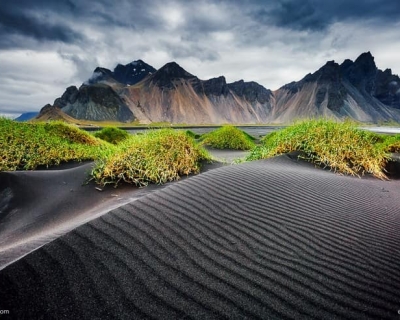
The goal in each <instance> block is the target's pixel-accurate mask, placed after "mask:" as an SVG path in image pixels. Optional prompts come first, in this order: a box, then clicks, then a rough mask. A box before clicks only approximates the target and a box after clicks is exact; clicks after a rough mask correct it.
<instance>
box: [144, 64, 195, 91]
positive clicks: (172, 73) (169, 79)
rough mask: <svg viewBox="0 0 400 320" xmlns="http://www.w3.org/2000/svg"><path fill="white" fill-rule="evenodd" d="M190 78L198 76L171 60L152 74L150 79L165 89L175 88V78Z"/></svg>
mask: <svg viewBox="0 0 400 320" xmlns="http://www.w3.org/2000/svg"><path fill="white" fill-rule="evenodd" d="M177 79H180V80H188V79H196V80H198V78H197V77H196V76H194V75H192V74H191V73H189V72H187V71H186V70H185V69H183V68H182V67H181V66H180V65H179V64H177V63H176V62H169V63H167V64H165V65H164V66H163V67H161V68H160V69H159V70H157V72H155V73H154V74H152V75H151V76H150V77H149V79H148V81H149V82H151V83H153V84H155V85H157V86H158V87H160V88H163V89H172V88H174V80H177Z"/></svg>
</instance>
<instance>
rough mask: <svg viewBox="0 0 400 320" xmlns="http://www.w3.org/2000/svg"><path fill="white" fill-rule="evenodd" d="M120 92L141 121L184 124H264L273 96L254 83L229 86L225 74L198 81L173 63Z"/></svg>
mask: <svg viewBox="0 0 400 320" xmlns="http://www.w3.org/2000/svg"><path fill="white" fill-rule="evenodd" d="M249 91H252V92H253V96H251V95H250V94H249V93H248V92H249ZM120 95H121V96H122V97H123V98H124V99H125V100H126V101H129V102H130V103H128V104H130V105H131V106H132V109H131V110H132V111H133V113H134V114H135V115H136V116H137V118H138V120H140V121H151V122H158V121H167V122H171V123H187V124H199V123H205V124H221V123H263V122H266V121H267V120H268V110H269V109H270V108H271V106H270V98H271V97H272V93H271V92H270V91H269V90H267V89H265V88H264V87H262V86H260V85H258V86H255V85H254V83H247V82H243V81H241V82H240V83H238V84H231V85H230V84H227V83H226V80H225V78H224V77H218V78H213V79H209V80H200V79H199V78H197V77H196V76H194V75H192V74H190V73H189V72H187V71H186V70H184V69H183V68H182V67H180V66H179V65H178V64H177V63H175V62H171V63H168V64H166V65H165V66H163V67H162V68H161V69H159V70H158V71H157V72H155V73H153V74H151V75H149V76H148V77H146V78H145V79H144V80H143V81H141V82H139V83H137V84H135V85H132V86H130V87H126V88H124V89H123V90H122V91H121V92H120ZM261 97H262V99H261ZM265 97H267V98H265Z"/></svg>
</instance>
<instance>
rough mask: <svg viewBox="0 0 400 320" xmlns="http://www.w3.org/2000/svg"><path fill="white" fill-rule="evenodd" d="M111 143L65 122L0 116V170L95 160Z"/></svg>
mask: <svg viewBox="0 0 400 320" xmlns="http://www.w3.org/2000/svg"><path fill="white" fill-rule="evenodd" d="M110 147H112V146H111V145H109V144H107V143H105V142H103V141H101V140H99V139H96V138H95V137H93V136H92V135H90V134H89V133H87V132H85V131H83V130H80V129H78V128H76V127H74V126H71V125H67V124H65V123H63V122H50V123H26V122H23V123H21V122H16V121H13V120H10V119H5V118H0V150H1V155H0V171H13V170H33V169H35V168H37V167H38V166H41V165H44V166H50V165H58V164H60V163H62V162H67V161H83V160H94V159H97V158H99V157H100V156H101V155H102V154H103V153H104V152H108V150H109V149H110Z"/></svg>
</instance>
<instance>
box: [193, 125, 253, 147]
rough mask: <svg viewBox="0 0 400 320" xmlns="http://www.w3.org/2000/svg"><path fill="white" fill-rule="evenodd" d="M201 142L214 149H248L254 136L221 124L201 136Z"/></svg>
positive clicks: (251, 145)
mask: <svg viewBox="0 0 400 320" xmlns="http://www.w3.org/2000/svg"><path fill="white" fill-rule="evenodd" d="M200 140H201V143H202V144H204V145H208V146H210V147H213V148H216V149H235V150H250V149H251V148H253V147H254V146H255V144H254V138H253V137H251V136H250V135H249V134H247V133H245V132H243V131H242V130H239V129H238V128H236V127H234V126H223V127H221V128H218V129H216V130H214V131H211V132H209V133H206V134H203V135H202V136H201V139H200Z"/></svg>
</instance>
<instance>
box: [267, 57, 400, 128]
mask: <svg viewBox="0 0 400 320" xmlns="http://www.w3.org/2000/svg"><path fill="white" fill-rule="evenodd" d="M274 96H275V99H276V102H275V107H274V114H273V118H274V119H275V121H277V122H288V121H291V120H292V119H295V118H303V117H317V116H328V117H334V118H338V119H342V118H346V117H348V118H352V119H355V120H358V121H361V122H378V121H386V120H396V121H399V120H400V79H399V77H398V76H396V75H393V74H392V72H391V70H389V69H388V70H385V71H381V70H379V69H378V68H377V67H376V65H375V61H374V57H373V56H372V55H371V53H370V52H367V53H363V54H361V55H360V56H359V57H358V58H357V59H356V60H355V61H354V62H353V61H351V60H345V61H344V62H343V63H342V64H341V65H339V64H337V63H335V62H334V61H329V62H327V63H326V64H325V65H324V66H323V67H322V68H320V69H319V70H318V71H316V72H315V73H313V74H308V75H306V76H305V77H304V78H303V79H302V80H300V81H299V82H292V83H289V84H287V85H285V86H283V87H282V88H280V89H279V90H277V91H276V92H274Z"/></svg>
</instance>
